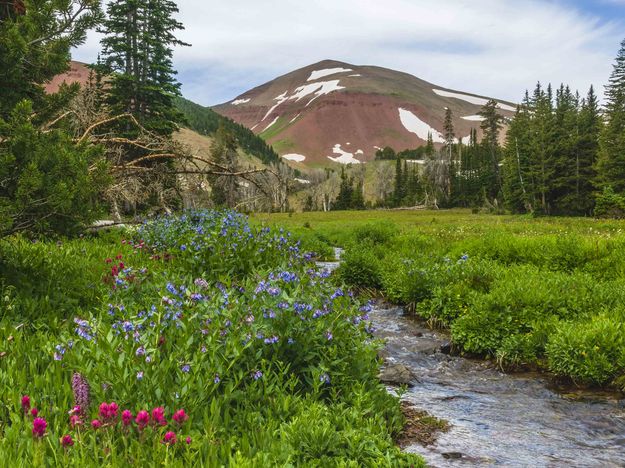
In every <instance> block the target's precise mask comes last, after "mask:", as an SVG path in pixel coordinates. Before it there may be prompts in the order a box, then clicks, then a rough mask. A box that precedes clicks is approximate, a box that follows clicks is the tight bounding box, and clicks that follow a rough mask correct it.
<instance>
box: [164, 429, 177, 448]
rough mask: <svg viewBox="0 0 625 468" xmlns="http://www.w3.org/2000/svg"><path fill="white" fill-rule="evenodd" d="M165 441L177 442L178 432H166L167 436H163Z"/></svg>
mask: <svg viewBox="0 0 625 468" xmlns="http://www.w3.org/2000/svg"><path fill="white" fill-rule="evenodd" d="M163 443H164V444H167V445H173V444H175V443H176V434H175V433H173V432H171V431H169V432H167V433H166V434H165V437H163Z"/></svg>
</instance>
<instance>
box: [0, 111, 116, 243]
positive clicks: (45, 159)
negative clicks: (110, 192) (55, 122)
mask: <svg viewBox="0 0 625 468" xmlns="http://www.w3.org/2000/svg"><path fill="white" fill-rule="evenodd" d="M31 114H32V106H31V105H30V103H29V102H27V101H24V102H22V103H20V104H19V105H18V106H17V107H16V108H15V110H14V111H13V114H12V115H11V118H10V119H9V120H8V121H7V122H4V121H2V120H0V139H4V142H3V143H2V144H1V145H0V179H1V180H3V183H2V185H1V187H0V236H5V235H7V234H11V233H17V232H23V231H28V232H32V233H36V234H53V233H61V234H72V233H76V232H77V231H78V230H79V229H80V228H81V227H82V226H84V224H86V223H90V222H91V221H93V220H94V219H95V217H96V216H97V214H98V211H97V209H98V195H99V193H100V191H101V190H102V189H103V188H104V186H105V185H106V183H107V182H108V177H107V172H106V166H105V165H104V164H103V162H102V160H101V159H100V156H101V153H100V151H99V149H98V148H97V147H93V146H89V145H87V144H84V145H76V144H75V143H74V142H73V141H72V139H71V138H70V137H69V136H68V135H66V134H65V133H63V132H61V131H58V130H51V131H41V130H39V129H38V128H37V127H35V126H34V125H33V123H32V121H31Z"/></svg>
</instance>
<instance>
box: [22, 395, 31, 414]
mask: <svg viewBox="0 0 625 468" xmlns="http://www.w3.org/2000/svg"><path fill="white" fill-rule="evenodd" d="M22 409H23V410H24V413H28V410H29V409H30V397H29V396H28V395H24V396H23V397H22Z"/></svg>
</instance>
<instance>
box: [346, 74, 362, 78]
mask: <svg viewBox="0 0 625 468" xmlns="http://www.w3.org/2000/svg"><path fill="white" fill-rule="evenodd" d="M348 76H349V77H350V78H352V77H353V78H356V77H357V76H362V75H361V74H360V73H356V74H354V75H348Z"/></svg>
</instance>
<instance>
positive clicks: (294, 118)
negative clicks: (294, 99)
mask: <svg viewBox="0 0 625 468" xmlns="http://www.w3.org/2000/svg"><path fill="white" fill-rule="evenodd" d="M300 115H302V113H301V112H300V113H299V114H297V115H296V116H295V117H293V118H292V119H291V121H290V122H289V123H290V124H292V123H293V122H295V121H296V120H297V118H298V117H299V116H300Z"/></svg>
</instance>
